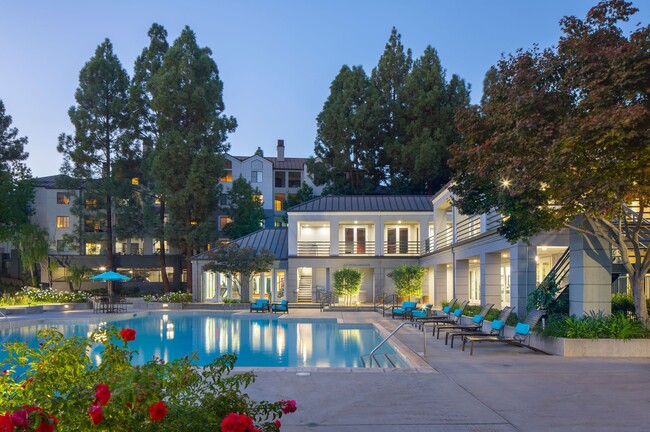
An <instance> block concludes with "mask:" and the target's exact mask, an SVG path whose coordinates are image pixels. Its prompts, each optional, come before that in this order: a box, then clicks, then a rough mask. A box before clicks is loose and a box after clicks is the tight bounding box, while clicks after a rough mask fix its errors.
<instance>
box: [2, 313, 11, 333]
mask: <svg viewBox="0 0 650 432" xmlns="http://www.w3.org/2000/svg"><path fill="white" fill-rule="evenodd" d="M0 316H2V318H4V319H5V321H7V322H8V323H9V330H11V320H10V319H9V317H8V316H7V315H5V313H4V312H2V311H0Z"/></svg>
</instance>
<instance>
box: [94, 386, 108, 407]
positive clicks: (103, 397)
mask: <svg viewBox="0 0 650 432" xmlns="http://www.w3.org/2000/svg"><path fill="white" fill-rule="evenodd" d="M95 397H96V398H97V399H96V401H97V402H99V403H100V404H101V405H106V404H107V403H108V401H109V399H110V398H111V390H110V389H109V388H108V386H107V385H106V384H102V383H99V385H98V386H97V390H95Z"/></svg>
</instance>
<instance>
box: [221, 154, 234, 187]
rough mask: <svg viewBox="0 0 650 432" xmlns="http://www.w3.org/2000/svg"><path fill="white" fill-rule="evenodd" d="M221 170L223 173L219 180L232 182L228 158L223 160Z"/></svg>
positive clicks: (230, 164) (230, 163) (230, 162)
mask: <svg viewBox="0 0 650 432" xmlns="http://www.w3.org/2000/svg"><path fill="white" fill-rule="evenodd" d="M223 171H224V174H223V176H222V177H221V179H220V180H221V182H222V183H232V161H231V160H230V159H226V160H225V161H223Z"/></svg>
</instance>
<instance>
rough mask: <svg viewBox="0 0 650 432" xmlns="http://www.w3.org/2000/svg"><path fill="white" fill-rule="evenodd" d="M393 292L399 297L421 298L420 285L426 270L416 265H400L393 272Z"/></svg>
mask: <svg viewBox="0 0 650 432" xmlns="http://www.w3.org/2000/svg"><path fill="white" fill-rule="evenodd" d="M392 273H393V275H392V278H393V282H395V292H396V294H397V295H398V296H400V297H408V299H409V301H410V300H411V297H415V298H419V297H422V283H423V282H424V276H425V275H426V273H427V270H426V269H425V268H423V267H420V266H418V265H406V264H404V265H401V266H399V267H397V268H395V269H394V270H393V272H392Z"/></svg>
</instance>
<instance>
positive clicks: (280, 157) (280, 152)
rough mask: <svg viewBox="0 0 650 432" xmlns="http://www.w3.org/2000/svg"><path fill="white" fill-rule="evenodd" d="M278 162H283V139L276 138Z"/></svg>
mask: <svg viewBox="0 0 650 432" xmlns="http://www.w3.org/2000/svg"><path fill="white" fill-rule="evenodd" d="M278 162H284V140H283V139H279V140H278Z"/></svg>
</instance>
